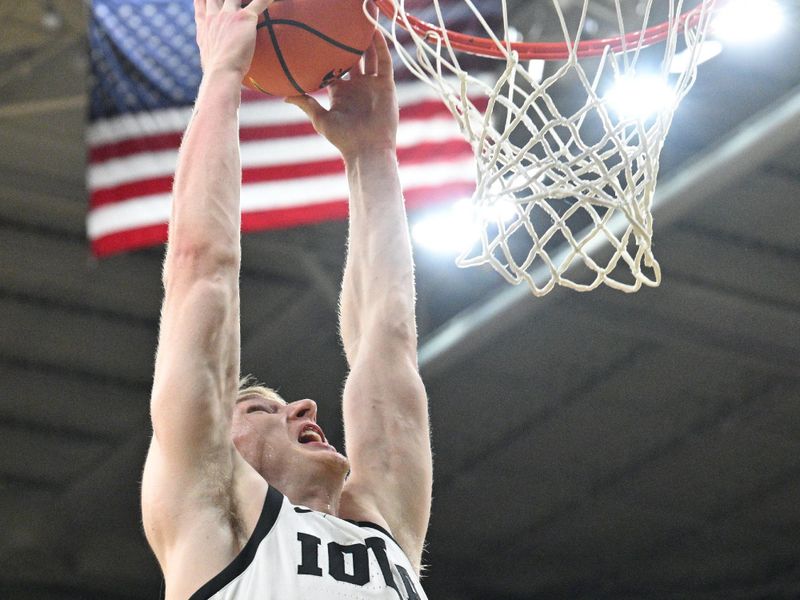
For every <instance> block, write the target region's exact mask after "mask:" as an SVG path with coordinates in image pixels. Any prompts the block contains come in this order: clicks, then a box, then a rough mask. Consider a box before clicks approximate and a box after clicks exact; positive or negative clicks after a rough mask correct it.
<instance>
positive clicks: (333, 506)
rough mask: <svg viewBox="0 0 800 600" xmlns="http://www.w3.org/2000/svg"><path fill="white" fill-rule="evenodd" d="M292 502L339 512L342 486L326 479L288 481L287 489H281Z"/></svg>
mask: <svg viewBox="0 0 800 600" xmlns="http://www.w3.org/2000/svg"><path fill="white" fill-rule="evenodd" d="M281 491H282V492H283V494H284V496H286V497H287V498H288V499H289V500H290V501H291V503H292V504H299V505H301V506H305V507H307V508H310V509H312V510H317V511H319V512H324V513H327V514H329V515H338V514H339V500H340V499H341V496H342V488H341V486H339V485H333V484H332V483H331V482H326V481H319V480H316V481H313V482H309V481H294V482H287V485H286V489H285V490H281Z"/></svg>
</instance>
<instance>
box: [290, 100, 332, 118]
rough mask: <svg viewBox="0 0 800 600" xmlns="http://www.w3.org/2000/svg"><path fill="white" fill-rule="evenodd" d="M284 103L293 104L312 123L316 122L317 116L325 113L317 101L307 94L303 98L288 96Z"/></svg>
mask: <svg viewBox="0 0 800 600" xmlns="http://www.w3.org/2000/svg"><path fill="white" fill-rule="evenodd" d="M284 101H285V102H286V103H287V104H294V105H295V106H296V107H298V108H299V109H300V110H302V111H303V112H304V113H306V114H307V115H308V118H309V119H311V121H312V122H313V121H316V119H317V118H318V117H319V116H321V115H322V114H323V113H325V112H326V110H325V109H324V108H323V107H322V105H321V104H320V103H319V102H317V99H316V98H313V97H311V96H309V95H308V94H305V95H303V96H288V97H287V98H286V99H285V100H284Z"/></svg>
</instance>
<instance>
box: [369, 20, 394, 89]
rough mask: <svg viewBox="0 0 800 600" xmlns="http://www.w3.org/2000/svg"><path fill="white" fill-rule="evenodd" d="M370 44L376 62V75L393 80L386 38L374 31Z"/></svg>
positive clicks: (390, 55) (390, 57)
mask: <svg viewBox="0 0 800 600" xmlns="http://www.w3.org/2000/svg"><path fill="white" fill-rule="evenodd" d="M372 43H373V45H374V46H375V55H376V56H377V60H378V69H377V74H378V75H383V76H384V77H389V78H393V77H394V69H393V68H392V53H391V52H389V44H387V43H386V38H385V37H383V34H382V33H381V32H380V30H378V29H376V30H375V35H374V36H373V38H372Z"/></svg>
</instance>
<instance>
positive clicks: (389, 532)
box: [142, 0, 431, 600]
mask: <svg viewBox="0 0 800 600" xmlns="http://www.w3.org/2000/svg"><path fill="white" fill-rule="evenodd" d="M268 4H269V0H252V2H250V4H249V5H247V6H246V7H244V8H241V3H240V0H195V16H196V22H197V38H198V43H199V46H200V50H201V58H202V66H203V79H202V83H201V85H200V89H199V92H198V97H197V101H196V105H195V109H194V114H193V116H192V120H191V123H190V125H189V127H188V129H187V131H186V134H185V137H184V139H183V143H182V147H181V151H180V156H179V163H178V168H177V172H176V176H175V185H174V200H173V208H172V216H171V219H170V228H169V246H168V249H167V253H166V259H165V264H164V273H163V277H164V287H165V296H164V304H163V309H162V315H161V329H160V338H159V346H158V353H157V357H156V363H155V375H154V382H153V392H152V400H151V412H152V421H153V430H154V435H153V438H152V442H151V445H150V449H149V453H148V456H147V461H146V465H145V470H144V476H143V482H142V511H143V521H144V528H145V533H146V535H147V539H148V541H149V543H150V545H151V546H152V548H153V550H154V552H155V555H156V557H157V559H158V561H159V563H160V565H161V568H162V570H163V573H164V578H165V581H166V598H167V600H185V599H186V598H191V599H192V600H196V599H200V598H213V599H215V600H217V599H226V600H230V599H234V598H236V599H244V598H247V599H253V600H256V599H257V600H268V599H280V600H328V599H338V598H342V599H343V598H375V599H378V598H381V599H383V598H385V599H397V598H401V599H404V600H405V599H422V598H425V594H424V592H423V591H422V588H421V587H420V584H419V571H420V562H421V555H422V549H423V541H424V538H425V532H426V529H427V524H428V518H429V510H430V499H431V450H430V442H429V434H428V413H427V399H426V395H425V390H424V388H423V385H422V382H421V380H420V378H419V375H418V371H417V363H416V326H415V317H414V283H413V264H412V259H411V248H410V243H409V239H408V231H407V223H406V218H405V212H404V207H403V199H402V197H401V191H400V184H399V183H398V174H397V165H396V157H395V135H396V128H397V119H398V109H397V104H396V99H395V90H394V83H393V79H392V64H391V57H390V54H389V51H388V48H387V46H386V42H385V40H384V39H383V37H382V36H381V35H379V34H376V36H375V38H374V40H373V44H372V46H371V47H370V48H369V50H368V51H367V52H366V54H365V56H364V59H363V60H362V63H361V66H360V67H359V68H358V69H356V70H355V72H354V73H352V75H351V77H350V79H349V80H348V81H338V82H335V83H334V84H333V85H332V86H331V88H330V96H331V102H332V104H331V108H330V110H326V109H323V108H322V107H321V106H320V105H319V104H318V103H317V102H316V101H314V100H313V99H311V98H309V97H301V98H297V99H294V100H292V102H294V103H295V104H296V105H298V106H299V107H300V108H302V109H303V110H304V111H305V112H306V113H307V114H308V115H309V117H310V118H311V120H312V122H313V124H314V126H315V128H316V129H317V131H319V132H320V133H321V134H322V135H324V136H325V137H327V139H328V140H330V141H331V142H332V143H333V144H334V145H335V146H337V147H338V149H339V150H340V151H341V154H342V157H343V158H344V162H345V165H346V170H347V178H348V181H349V185H350V238H349V245H348V250H347V262H346V267H345V273H344V279H343V283H342V293H341V323H340V326H341V336H342V341H343V344H344V349H345V354H346V357H347V360H348V363H349V366H350V373H349V376H348V378H347V382H346V384H345V389H344V397H343V414H344V423H345V443H346V447H347V454H348V457H345V456H344V455H343V454H342V453H340V452H338V451H337V450H336V449H335V448H333V447H332V446H331V445H330V444H329V443H328V441H327V439H326V437H325V434H324V432H323V430H322V428H321V427H320V426H319V425H318V424H317V423H316V416H317V409H316V405H315V403H314V402H313V401H312V400H308V399H303V400H296V401H293V402H285V401H284V400H283V399H281V398H280V397H279V396H278V395H277V394H276V393H274V392H272V391H271V390H268V389H267V388H263V387H250V388H247V389H244V390H239V389H238V388H239V350H240V349H239V346H240V342H239V288H238V277H239V263H240V242H239V235H240V232H239V224H240V216H239V191H240V180H241V164H240V158H239V146H238V120H237V112H238V108H239V102H240V82H241V81H242V77H243V75H244V73H245V72H246V70H247V68H248V66H249V64H250V60H251V58H252V55H253V49H254V43H255V41H254V40H255V31H256V22H257V17H258V14H259V13H260V12H262V11H264V10H265V9H266V8H267V5H268ZM309 368H316V367H314V366H313V365H309Z"/></svg>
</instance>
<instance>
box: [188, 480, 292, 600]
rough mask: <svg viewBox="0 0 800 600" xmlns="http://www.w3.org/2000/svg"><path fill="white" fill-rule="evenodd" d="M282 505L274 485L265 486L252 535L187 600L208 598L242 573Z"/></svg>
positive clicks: (281, 497) (273, 523)
mask: <svg viewBox="0 0 800 600" xmlns="http://www.w3.org/2000/svg"><path fill="white" fill-rule="evenodd" d="M282 505H283V494H281V493H280V492H279V491H278V490H276V489H275V488H274V487H272V486H269V487H268V488H267V495H266V498H264V507H263V508H262V509H261V516H259V517H258V523H256V528H255V529H254V530H253V535H251V536H250V539H249V540H247V543H246V544H245V546H244V548H242V551H241V552H239V554H238V556H236V558H234V559H233V560H232V561H231V563H230V564H229V565H228V566H227V567H225V568H224V569H223V570H222V571H220V572H219V573H218V574H217V575H215V576H214V577H213V578H211V579H210V580H209V581H208V583H206V584H205V585H203V587H201V588H200V589H199V590H197V591H196V592H195V593H194V594H192V595H191V596H190V597H189V600H208V599H209V598H211V596H213V595H214V594H216V593H217V592H219V591H220V590H221V589H222V588H224V587H225V586H226V585H228V584H229V583H230V582H231V581H233V580H234V579H236V578H237V577H238V576H239V575H241V574H242V573H244V571H245V569H247V567H249V566H250V564H251V563H252V562H253V558H255V555H256V551H257V550H258V547H259V546H260V545H261V542H262V541H263V540H264V538H265V537H267V534H268V533H269V532H270V530H271V529H272V527H273V526H274V525H275V521H277V520H278V514H279V513H280V512H281V506H282Z"/></svg>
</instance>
